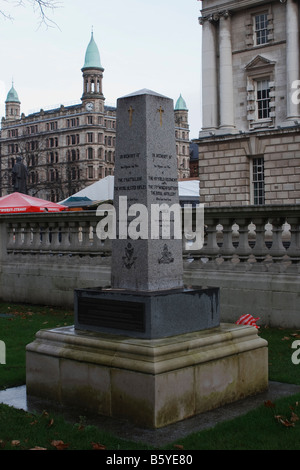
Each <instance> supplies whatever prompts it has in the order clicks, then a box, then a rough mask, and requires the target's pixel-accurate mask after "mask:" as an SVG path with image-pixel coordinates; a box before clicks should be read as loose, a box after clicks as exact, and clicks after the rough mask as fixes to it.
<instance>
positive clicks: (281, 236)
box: [184, 205, 300, 272]
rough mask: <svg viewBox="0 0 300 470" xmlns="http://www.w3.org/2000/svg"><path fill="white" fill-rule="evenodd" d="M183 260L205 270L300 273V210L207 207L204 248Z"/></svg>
mask: <svg viewBox="0 0 300 470" xmlns="http://www.w3.org/2000/svg"><path fill="white" fill-rule="evenodd" d="M187 248H188V247H187ZM184 257H185V259H186V261H187V262H193V263H195V264H196V265H197V266H198V267H202V268H203V269H216V268H219V267H221V266H222V269H230V270H232V269H237V270H258V271H265V270H273V271H276V270H277V271H279V270H280V271H282V270H284V271H288V272H292V271H295V272H300V270H299V268H300V264H299V262H300V207H299V206H297V205H286V206H282V205H281V206H276V205H274V206H244V207H227V208H224V207H222V208H216V207H207V208H205V243H204V246H203V248H202V249H201V250H198V251H190V252H189V251H188V249H187V250H185V253H184Z"/></svg>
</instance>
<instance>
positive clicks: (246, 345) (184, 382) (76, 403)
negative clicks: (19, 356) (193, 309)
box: [27, 324, 268, 428]
mask: <svg viewBox="0 0 300 470" xmlns="http://www.w3.org/2000/svg"><path fill="white" fill-rule="evenodd" d="M267 356H268V350H267V342H266V341H265V340H263V339H261V338H260V337H258V335H257V330H256V328H255V327H251V326H240V325H226V324H221V325H220V326H219V327H217V328H212V329H208V330H204V331H200V332H194V333H186V334H181V335H176V336H171V337H169V338H161V339H156V340H145V339H137V338H130V337H125V336H118V335H106V334H101V335H99V333H95V332H88V331H82V330H75V329H74V327H63V328H57V329H53V330H43V331H40V332H39V333H38V334H37V337H36V340H35V341H34V342H33V343H31V344H30V345H28V347H27V393H28V394H29V395H32V396H38V397H40V398H44V399H47V400H51V401H53V402H55V403H60V404H62V405H64V406H66V407H68V406H69V407H76V409H77V410H78V412H80V411H81V412H91V413H95V414H101V415H104V416H111V417H114V418H125V419H128V420H129V421H130V422H133V423H135V424H137V425H140V426H143V427H146V428H160V427H163V426H166V425H168V424H170V423H174V422H177V421H180V420H183V419H185V418H189V417H191V416H194V415H196V414H198V413H201V412H204V411H208V410H211V409H213V408H217V407H219V406H221V405H225V404H226V403H231V402H233V401H236V400H239V399H242V398H244V397H246V396H249V395H252V394H256V393H259V392H262V391H264V390H265V389H266V388H267V387H268V359H267Z"/></svg>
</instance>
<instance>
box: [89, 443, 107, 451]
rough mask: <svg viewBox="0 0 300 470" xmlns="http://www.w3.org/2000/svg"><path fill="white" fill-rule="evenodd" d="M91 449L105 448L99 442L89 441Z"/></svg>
mask: <svg viewBox="0 0 300 470" xmlns="http://www.w3.org/2000/svg"><path fill="white" fill-rule="evenodd" d="M91 444H92V447H93V450H106V447H105V446H104V445H103V444H100V443H99V442H91Z"/></svg>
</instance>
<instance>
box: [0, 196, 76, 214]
mask: <svg viewBox="0 0 300 470" xmlns="http://www.w3.org/2000/svg"><path fill="white" fill-rule="evenodd" d="M64 210H68V207H66V206H63V205H61V204H56V203H55V202H50V201H45V200H44V199H39V198H37V197H32V196H28V195H27V194H22V193H12V194H8V195H7V196H3V197H0V214H22V213H24V212H59V211H64Z"/></svg>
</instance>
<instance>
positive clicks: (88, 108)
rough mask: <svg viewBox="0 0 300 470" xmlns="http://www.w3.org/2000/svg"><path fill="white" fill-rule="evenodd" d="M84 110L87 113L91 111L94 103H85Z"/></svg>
mask: <svg viewBox="0 0 300 470" xmlns="http://www.w3.org/2000/svg"><path fill="white" fill-rule="evenodd" d="M85 108H86V110H87V111H92V110H93V109H94V103H91V102H90V103H87V104H86V105H85Z"/></svg>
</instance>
